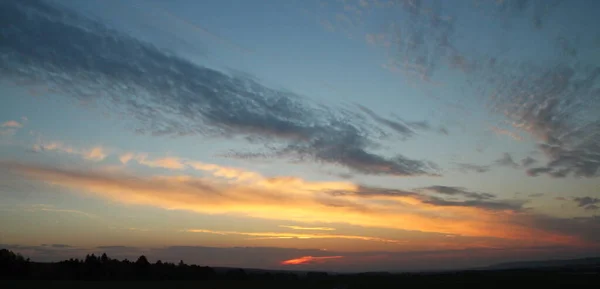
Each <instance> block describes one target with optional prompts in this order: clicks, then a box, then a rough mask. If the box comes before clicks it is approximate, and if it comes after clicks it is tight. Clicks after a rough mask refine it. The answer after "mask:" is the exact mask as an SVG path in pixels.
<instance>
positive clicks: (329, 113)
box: [0, 1, 437, 176]
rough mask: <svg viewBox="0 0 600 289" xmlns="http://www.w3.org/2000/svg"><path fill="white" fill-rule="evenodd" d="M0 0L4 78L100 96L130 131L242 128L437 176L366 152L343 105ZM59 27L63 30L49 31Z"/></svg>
mask: <svg viewBox="0 0 600 289" xmlns="http://www.w3.org/2000/svg"><path fill="white" fill-rule="evenodd" d="M2 5H3V6H2V7H3V9H2V10H3V11H4V12H5V13H4V14H3V15H5V17H4V18H5V19H6V21H7V23H10V25H9V27H11V28H8V29H7V31H5V35H4V38H5V40H6V41H4V42H3V44H2V47H3V49H4V50H3V51H5V54H4V55H5V56H6V57H2V58H1V62H0V64H1V65H2V67H3V69H2V70H0V73H1V74H2V77H3V78H4V79H6V80H9V81H14V82H17V80H27V81H28V82H30V83H33V84H43V85H47V86H52V88H53V90H54V91H55V92H57V93H61V94H62V95H66V96H69V97H72V98H73V99H75V100H87V101H91V100H102V101H105V102H107V105H108V106H109V107H110V112H111V113H115V114H122V115H127V116H130V117H131V118H129V119H128V121H130V122H131V123H133V125H134V126H135V127H136V129H135V130H136V131H137V132H138V133H141V134H151V135H155V136H165V135H170V136H182V135H198V134H200V135H204V136H209V137H225V136H249V137H252V138H253V139H254V140H255V141H261V142H263V143H265V144H268V145H269V146H268V147H269V148H272V151H270V152H269V153H270V154H272V155H275V156H278V157H288V158H301V159H303V160H306V161H316V162H319V163H326V164H331V165H338V166H343V167H347V168H349V169H351V170H353V171H354V172H357V173H362V174H371V175H392V176H417V175H437V173H436V167H435V165H434V164H433V163H432V162H429V161H425V160H416V159H411V158H409V157H407V156H404V155H402V154H401V153H399V152H393V153H388V154H386V155H383V154H377V153H375V152H373V148H374V147H376V144H377V140H376V138H375V137H374V136H375V135H376V134H377V132H376V131H374V130H373V128H372V127H371V126H369V125H367V124H365V123H363V122H361V121H360V120H359V119H356V118H353V117H352V116H349V115H346V114H344V112H343V110H340V109H337V108H332V107H322V106H316V105H312V104H311V103H310V102H309V101H308V100H306V99H304V98H302V97H301V96H299V95H297V94H294V93H291V92H287V91H282V90H276V89H272V88H269V87H266V86H265V85H263V84H261V83H259V82H257V81H256V80H254V79H253V78H249V77H244V76H240V75H228V74H225V73H223V72H220V71H217V70H214V69H210V68H207V67H202V66H199V65H196V64H193V63H191V62H189V61H187V60H184V59H182V58H178V57H174V56H172V55H170V54H167V53H165V52H163V51H161V50H158V49H157V48H155V47H153V46H150V45H148V44H146V43H145V42H141V41H138V40H136V39H135V38H132V37H130V36H126V35H125V34H123V33H121V32H118V31H115V30H111V29H108V28H106V27H105V26H103V25H99V24H98V23H96V22H94V21H93V20H90V19H87V18H86V17H84V16H81V15H77V14H74V13H70V12H66V11H62V10H61V9H62V8H59V7H57V6H53V5H51V4H49V3H47V2H43V1H34V2H19V1H5V2H3V4H2ZM65 29H68V30H69V33H68V35H62V34H61V35H56V34H55V33H53V32H54V31H63V30H65ZM61 37H63V38H61ZM64 37H68V40H67V39H65V38H64ZM27 47H44V50H43V51H42V50H35V49H34V50H32V49H27ZM388 129H389V128H388ZM377 131H379V130H377ZM392 132H394V130H393V129H392ZM125 159H127V158H124V159H123V160H125ZM173 164H174V163H170V164H168V165H173ZM157 165H158V164H157ZM163 165H164V164H163Z"/></svg>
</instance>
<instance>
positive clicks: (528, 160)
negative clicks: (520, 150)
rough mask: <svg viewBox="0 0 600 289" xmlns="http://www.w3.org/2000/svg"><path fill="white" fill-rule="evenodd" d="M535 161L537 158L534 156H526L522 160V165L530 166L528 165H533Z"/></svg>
mask: <svg viewBox="0 0 600 289" xmlns="http://www.w3.org/2000/svg"><path fill="white" fill-rule="evenodd" d="M535 163H537V160H536V159H534V158H532V157H526V158H524V159H522V160H521V166H524V167H528V166H530V165H533V164H535Z"/></svg>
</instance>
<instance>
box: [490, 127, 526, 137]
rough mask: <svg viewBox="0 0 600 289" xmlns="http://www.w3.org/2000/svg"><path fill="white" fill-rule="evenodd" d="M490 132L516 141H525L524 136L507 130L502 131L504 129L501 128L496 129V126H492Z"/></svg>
mask: <svg viewBox="0 0 600 289" xmlns="http://www.w3.org/2000/svg"><path fill="white" fill-rule="evenodd" d="M490 130H491V131H493V132H495V133H496V134H498V135H506V136H509V137H510V138H512V139H514V140H517V141H522V140H523V137H522V136H520V135H518V134H517V133H515V132H512V131H510V130H507V129H502V128H499V127H496V126H492V127H490Z"/></svg>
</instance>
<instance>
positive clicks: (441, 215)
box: [0, 162, 576, 244]
mask: <svg viewBox="0 0 600 289" xmlns="http://www.w3.org/2000/svg"><path fill="white" fill-rule="evenodd" d="M0 167H5V168H8V169H9V170H11V171H13V172H16V173H19V174H22V175H24V176H26V177H29V178H30V179H35V180H40V181H43V182H46V183H49V184H53V185H58V186H62V187H66V188H70V189H72V190H73V191H74V192H77V193H79V192H91V193H94V194H97V195H98V196H101V197H104V198H107V199H110V200H114V201H118V202H122V203H129V204H140V205H150V206H155V207H160V208H165V209H176V210H189V211H194V212H199V213H206V214H236V215H243V216H249V217H255V218H264V219H273V220H284V221H293V222H304V223H315V222H323V221H325V220H326V221H327V222H331V223H345V224H351V225H358V226H365V227H379V228H388V229H401V230H411V231H421V232H432V233H443V234H452V235H462V236H471V237H496V238H502V239H511V240H529V241H531V240H535V241H536V242H538V243H539V244H556V243H560V244H564V243H569V244H570V243H571V242H574V241H576V239H575V238H573V237H569V236H562V235H556V234H551V233H547V232H544V231H540V230H536V229H533V228H529V227H526V225H524V224H520V223H519V222H513V221H511V220H513V219H514V217H516V216H515V213H512V212H510V211H494V212H491V211H487V210H484V209H480V208H477V207H457V206H437V205H435V204H429V203H426V202H423V201H422V200H420V199H419V198H417V197H413V196H401V197H397V196H388V195H383V196H371V197H369V198H362V197H360V196H355V195H352V194H349V195H343V196H338V195H332V194H329V193H327V192H330V191H340V190H343V191H347V192H357V191H359V190H360V187H359V186H357V185H355V184H352V183H349V182H311V181H307V180H302V179H299V178H290V177H281V178H265V177H262V176H260V175H258V174H257V175H256V176H257V179H253V180H250V181H248V180H245V181H231V180H225V181H224V180H223V179H222V178H214V177H191V176H185V175H183V176H153V177H146V176H135V175H127V174H125V173H122V172H119V173H117V172H112V171H94V170H92V171H80V170H68V169H58V168H51V167H44V166H37V165H25V164H19V163H10V162H0ZM222 233H231V232H222ZM246 235H248V234H246ZM255 237H263V238H264V237H288V238H294V237H295V238H301V237H313V238H314V237H316V236H315V235H314V234H287V235H282V233H277V234H275V233H269V234H267V235H255ZM321 237H322V238H323V236H321ZM334 237H336V238H340V237H339V235H331V236H330V238H334ZM358 237H361V238H362V236H352V237H350V236H346V238H355V239H358ZM372 240H373V239H372Z"/></svg>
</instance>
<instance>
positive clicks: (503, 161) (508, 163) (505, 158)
mask: <svg viewBox="0 0 600 289" xmlns="http://www.w3.org/2000/svg"><path fill="white" fill-rule="evenodd" d="M495 163H496V164H497V165H499V166H505V167H511V168H518V167H519V164H517V162H515V160H514V159H513V158H512V156H511V155H510V154H509V153H503V154H502V157H501V158H499V159H497V160H496V161H495Z"/></svg>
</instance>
